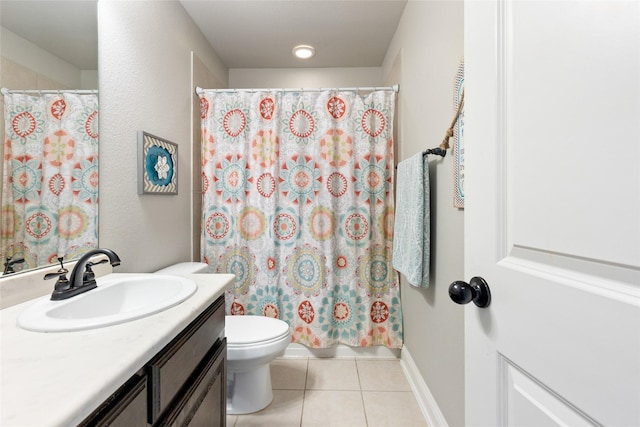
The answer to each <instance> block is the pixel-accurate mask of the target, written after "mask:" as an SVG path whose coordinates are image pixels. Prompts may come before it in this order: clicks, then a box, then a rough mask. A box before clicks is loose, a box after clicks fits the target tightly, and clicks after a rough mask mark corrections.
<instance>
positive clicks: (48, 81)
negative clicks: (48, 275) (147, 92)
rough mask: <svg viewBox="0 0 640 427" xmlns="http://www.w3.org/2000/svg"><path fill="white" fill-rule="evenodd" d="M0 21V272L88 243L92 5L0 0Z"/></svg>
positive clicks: (94, 228)
mask: <svg viewBox="0 0 640 427" xmlns="http://www.w3.org/2000/svg"><path fill="white" fill-rule="evenodd" d="M0 19H1V21H0V31H2V33H1V35H0V43H1V44H0V59H1V72H0V87H2V88H5V89H7V90H4V89H3V94H2V103H1V104H2V105H1V106H0V109H1V110H2V120H0V137H1V138H2V141H3V144H1V145H0V154H1V155H2V159H3V162H0V170H1V172H2V191H1V192H0V203H1V206H2V209H1V217H0V223H1V224H0V225H1V227H0V256H1V257H2V258H1V259H0V274H2V273H3V272H4V270H5V269H6V268H7V267H8V266H9V265H10V266H11V267H10V269H9V272H11V270H13V271H15V272H18V271H24V270H27V269H31V268H35V267H41V266H44V265H50V264H52V263H57V258H58V256H64V259H65V261H69V260H72V259H74V258H77V257H79V256H80V255H81V254H82V253H84V252H86V251H87V250H89V249H91V248H94V247H97V245H98V241H97V239H98V137H99V132H98V95H97V89H98V34H97V33H98V30H97V0H80V1H68V0H46V1H32V0H2V1H0ZM8 257H11V260H10V261H9V262H7V258H8ZM22 259H23V260H24V261H23V262H20V260H22ZM15 261H18V262H15ZM13 262H15V263H13Z"/></svg>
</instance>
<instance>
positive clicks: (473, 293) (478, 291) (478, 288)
mask: <svg viewBox="0 0 640 427" xmlns="http://www.w3.org/2000/svg"><path fill="white" fill-rule="evenodd" d="M449 297H450V298H451V299H452V300H453V302H455V303H458V304H468V303H470V302H471V301H473V303H474V304H475V305H477V306H478V307H481V308H484V307H488V306H489V304H490V303H491V291H490V290H489V285H487V282H485V280H484V279H483V278H482V277H474V278H472V279H471V280H470V281H469V283H466V282H462V281H456V282H453V283H452V284H451V285H449Z"/></svg>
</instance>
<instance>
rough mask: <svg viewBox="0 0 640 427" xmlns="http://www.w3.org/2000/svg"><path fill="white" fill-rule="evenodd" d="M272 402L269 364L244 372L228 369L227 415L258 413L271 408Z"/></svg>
mask: <svg viewBox="0 0 640 427" xmlns="http://www.w3.org/2000/svg"><path fill="white" fill-rule="evenodd" d="M272 400H273V391H272V390H271V372H270V369H269V364H268V363H265V364H263V365H260V366H258V367H256V368H253V369H251V370H248V371H244V372H234V371H232V370H229V369H227V414H229V415H240V414H250V413H252V412H258V411H259V410H261V409H264V408H266V407H267V406H269V404H270V403H271V401H272Z"/></svg>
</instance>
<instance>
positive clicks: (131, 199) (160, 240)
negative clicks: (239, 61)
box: [98, 0, 227, 272]
mask: <svg viewBox="0 0 640 427" xmlns="http://www.w3.org/2000/svg"><path fill="white" fill-rule="evenodd" d="M98 16H99V22H98V34H99V63H100V109H101V112H100V128H101V129H100V130H101V132H100V133H101V141H100V145H101V152H100V156H101V158H100V203H101V209H100V245H101V246H103V247H108V248H111V249H113V250H115V251H116V252H117V253H118V254H119V255H120V258H121V259H122V261H123V262H122V265H121V266H120V267H118V269H117V271H119V272H149V271H154V270H156V269H159V268H161V267H164V266H166V265H169V264H172V263H176V262H180V261H188V260H192V252H193V247H194V242H193V239H194V236H193V232H192V230H193V227H194V225H193V224H192V219H193V218H194V212H193V208H192V206H193V205H194V203H193V198H194V194H195V193H194V191H197V189H194V188H193V175H192V171H193V170H194V166H192V158H191V157H192V145H191V140H192V135H193V131H194V130H193V126H192V122H193V120H192V117H193V116H192V115H193V109H192V106H193V102H194V96H195V95H194V87H193V86H192V74H193V70H192V62H193V61H192V52H193V54H194V55H195V56H197V58H198V59H199V62H200V63H201V64H202V66H203V67H205V68H207V69H208V70H209V71H210V72H211V73H213V75H214V76H215V80H217V81H218V82H220V83H219V84H222V85H226V83H227V70H226V68H225V67H224V66H223V65H222V64H221V63H220V61H219V59H218V58H217V56H216V54H215V53H214V52H213V50H212V49H211V47H210V46H209V45H208V43H207V42H206V40H205V38H204V36H203V35H202V33H201V32H200V31H199V30H198V29H197V28H196V27H195V24H194V23H193V21H192V20H191V18H190V17H189V16H188V14H187V13H186V12H185V10H184V9H183V8H182V6H181V5H180V3H178V2H175V1H171V2H168V1H132V2H123V1H108V0H107V1H105V0H101V1H100V2H98ZM138 130H144V131H147V132H149V133H152V134H154V135H157V136H159V137H162V138H165V139H167V140H169V141H172V142H174V143H177V144H178V195H138V194H137V184H136V182H137V173H138V166H137V165H138V162H137V136H136V135H137V131H138Z"/></svg>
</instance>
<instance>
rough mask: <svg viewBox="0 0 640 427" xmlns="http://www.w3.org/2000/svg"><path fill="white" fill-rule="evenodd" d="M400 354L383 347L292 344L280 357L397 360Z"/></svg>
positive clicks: (397, 350)
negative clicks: (328, 346) (326, 346)
mask: <svg viewBox="0 0 640 427" xmlns="http://www.w3.org/2000/svg"><path fill="white" fill-rule="evenodd" d="M400 353H401V351H400V349H399V348H387V347H383V346H376V347H349V346H346V345H338V346H336V347H331V348H309V347H306V346H304V345H302V344H296V343H292V344H289V345H288V346H287V348H286V349H285V350H284V354H283V355H282V356H281V357H290V358H296V357H298V358H300V357H318V358H320V357H335V358H347V357H358V358H361V359H369V358H370V359H399V358H400Z"/></svg>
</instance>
